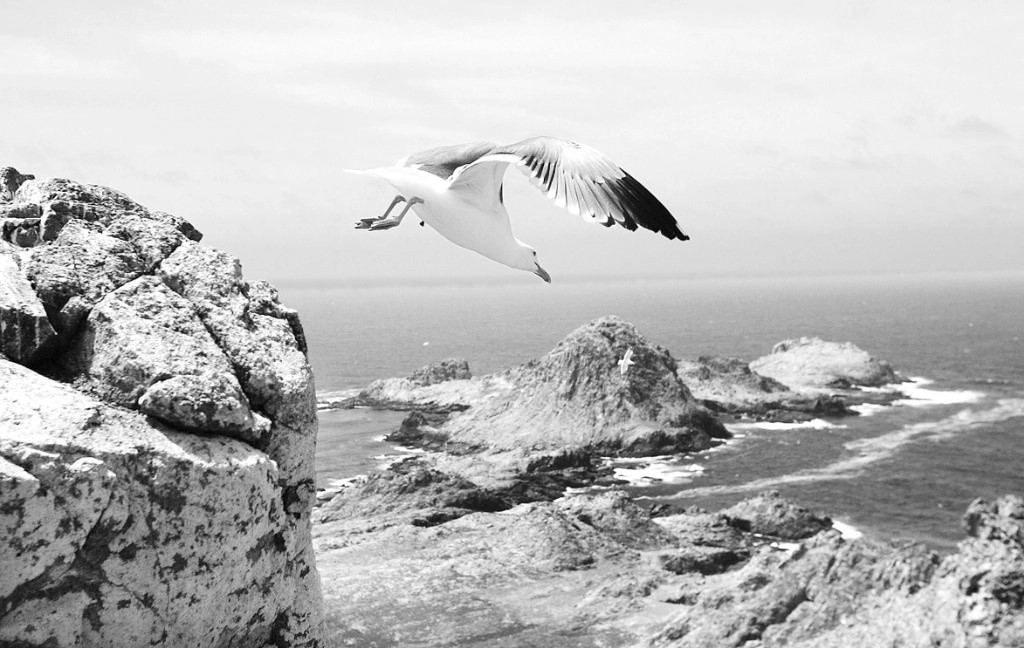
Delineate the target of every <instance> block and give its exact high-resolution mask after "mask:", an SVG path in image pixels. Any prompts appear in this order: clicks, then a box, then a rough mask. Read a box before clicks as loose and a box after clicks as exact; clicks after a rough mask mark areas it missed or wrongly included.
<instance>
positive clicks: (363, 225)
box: [356, 194, 405, 229]
mask: <svg viewBox="0 0 1024 648" xmlns="http://www.w3.org/2000/svg"><path fill="white" fill-rule="evenodd" d="M404 200H405V196H403V195H401V194H399V195H397V196H395V199H394V200H392V201H391V204H390V205H388V208H387V209H385V210H384V213H383V214H381V215H380V216H377V217H376V218H360V219H359V220H358V221H356V229H373V224H374V223H379V222H381V221H383V220H385V219H386V218H387V217H388V214H390V213H391V210H392V209H394V208H395V205H397V204H398V203H400V202H402V201H404ZM402 213H403V215H404V214H405V212H402ZM397 224H398V223H395V225H397ZM389 227H394V225H389V226H387V227H383V228H380V229H388V228H389Z"/></svg>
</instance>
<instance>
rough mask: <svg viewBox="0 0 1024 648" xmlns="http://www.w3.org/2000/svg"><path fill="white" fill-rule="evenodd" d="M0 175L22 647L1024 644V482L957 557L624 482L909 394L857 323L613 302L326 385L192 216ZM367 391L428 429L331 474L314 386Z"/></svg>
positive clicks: (8, 465)
mask: <svg viewBox="0 0 1024 648" xmlns="http://www.w3.org/2000/svg"><path fill="white" fill-rule="evenodd" d="M0 185H2V186H0V352H2V355H3V357H0V388H2V390H0V391H2V393H3V399H2V400H0V528H2V529H3V533H4V538H5V540H6V542H4V543H2V544H0V646H39V647H43V646H45V647H48V648H60V647H62V646H83V645H89V646H92V645H104V646H128V645H132V646H134V645H181V646H186V645H187V646H209V647H210V648H227V647H231V646H321V645H331V646H342V645H355V646H465V647H469V646H480V647H483V646H488V647H492V646H499V647H500V646H508V647H510V648H511V647H513V646H517V647H518V646H525V645H529V646H551V647H552V648H554V647H562V646H568V647H580V648H582V647H594V648H596V647H597V646H605V647H607V646H637V645H639V646H650V647H655V646H657V647H661V646H666V647H667V646H674V647H675V646H679V647H683V646H686V647H690V646H693V647H696V646H707V647H709V648H710V647H712V646H714V647H718V646H744V647H746V648H759V647H765V648H767V647H769V646H802V647H807V648H810V647H812V646H813V647H815V648H817V647H819V646H824V647H836V648H839V647H843V648H845V647H851V648H852V647H854V646H857V647H859V646H913V647H917V646H920V647H922V648H924V647H925V646H928V647H935V646H938V647H948V648H952V647H954V646H956V647H960V646H972V647H973V646H1010V647H1013V646H1024V500H1022V499H1021V498H1020V497H1015V496H1006V497H1003V498H1000V499H998V500H996V501H991V502H985V501H981V500H978V501H975V502H974V503H972V504H971V505H970V507H969V509H968V511H967V514H966V515H965V517H964V527H965V530H966V532H967V538H966V539H965V540H964V542H962V543H961V544H960V546H959V548H958V551H956V552H955V553H952V554H950V555H948V556H945V557H941V558H940V557H939V556H937V555H935V554H934V553H932V552H931V551H929V550H927V548H925V547H923V546H920V545H895V544H892V543H885V542H879V541H877V540H873V539H871V538H855V537H854V536H853V535H851V534H849V533H847V534H845V535H844V533H843V531H842V530H841V529H836V528H835V527H836V525H834V524H833V523H832V521H831V520H829V519H828V518H827V517H825V516H823V515H820V514H817V513H814V512H811V511H807V510H805V509H803V508H801V507H800V506H798V505H796V504H794V503H792V502H788V501H785V500H784V499H782V498H780V497H779V496H778V494H776V493H773V492H766V493H763V494H761V495H758V496H757V497H753V498H750V499H747V500H744V501H743V502H740V503H738V504H736V505H734V506H732V507H729V508H727V509H724V510H721V511H705V510H700V509H695V508H692V509H687V510H678V509H674V508H671V507H666V506H655V507H649V506H642V505H640V504H639V503H638V502H636V501H634V500H633V499H631V498H630V497H629V495H628V494H627V493H625V492H623V491H622V490H620V489H618V488H617V487H616V480H615V479H614V476H613V474H612V472H611V470H610V469H608V467H607V466H606V464H605V463H604V461H603V458H604V457H610V456H611V457H650V456H653V455H660V454H665V453H684V452H685V453H692V452H702V451H705V450H707V449H710V448H713V447H715V446H716V444H720V443H722V442H723V441H725V440H726V439H727V438H728V436H729V432H728V430H727V428H726V427H725V426H724V425H723V421H776V422H794V421H806V420H810V419H813V418H817V417H829V418H835V417H842V416H855V415H857V411H858V408H860V407H863V406H864V405H865V404H873V405H881V404H885V403H886V402H889V401H891V400H892V398H895V397H897V396H896V395H895V394H887V393H886V392H885V391H884V390H879V389H878V388H877V387H878V386H879V385H885V384H890V383H894V382H898V381H899V380H900V377H899V376H898V375H897V374H896V373H895V372H894V371H893V370H892V368H890V367H888V366H887V365H885V363H882V362H877V361H875V360H873V359H871V358H870V356H868V354H867V353H865V352H863V351H862V350H860V349H857V348H856V347H853V346H852V345H849V344H837V343H831V342H824V341H821V340H817V339H814V338H801V339H799V340H789V341H786V342H782V343H780V344H779V345H776V347H775V349H773V351H772V353H771V354H769V355H768V356H766V357H765V358H761V359H758V360H756V361H754V362H752V363H746V362H745V361H742V360H737V359H733V358H699V359H698V360H696V361H693V362H681V361H678V360H676V359H675V358H674V357H672V355H671V354H670V353H669V352H668V351H667V350H665V349H662V348H660V347H657V346H654V345H651V344H649V343H648V342H647V341H646V340H645V339H643V337H642V336H641V335H640V334H639V333H638V332H637V331H636V330H635V328H634V327H633V326H632V325H630V324H628V323H626V322H624V321H622V320H619V319H617V318H602V319H600V320H596V321H595V322H592V323H590V324H588V325H586V326H583V327H581V328H580V329H578V330H577V331H574V332H573V333H571V334H570V335H569V336H568V337H567V338H566V339H565V340H563V342H562V343H560V344H559V345H558V346H557V347H556V348H555V349H553V350H552V351H551V352H550V353H548V354H546V355H544V356H542V357H541V358H538V359H536V360H534V361H531V362H529V363H526V364H524V365H522V366H519V367H514V368H511V369H509V370H507V371H504V372H501V373H498V374H494V375H490V376H483V377H473V376H472V375H471V374H470V372H469V368H468V366H466V364H465V362H461V361H446V362H443V363H440V364H438V365H434V366H430V367H426V368H424V369H422V370H420V371H417V372H415V373H414V374H412V375H411V376H409V377H408V378H401V379H387V380H381V381H377V382H375V383H373V384H372V385H370V386H369V387H367V388H366V389H365V390H362V391H360V392H359V393H358V394H353V395H345V396H337V395H335V396H332V397H330V398H328V399H326V400H324V401H323V402H321V403H319V404H318V403H317V402H316V399H315V394H314V387H313V377H312V372H311V370H310V367H309V364H308V362H307V358H306V341H305V336H304V334H303V330H302V326H301V324H300V322H299V318H298V315H297V313H295V312H294V311H292V310H290V309H288V308H286V307H285V306H283V305H282V304H281V303H280V302H279V300H278V298H277V294H276V291H275V290H274V289H273V288H272V287H271V286H270V285H269V284H266V283H263V282H259V281H251V280H247V279H245V278H244V277H243V275H242V272H241V264H240V263H239V261H238V260H237V259H234V258H232V257H230V256H229V255H227V254H225V253H223V252H220V251H218V250H213V249H210V248H207V247H204V246H202V245H200V243H199V241H200V239H201V235H200V234H199V232H198V231H196V230H195V228H193V227H192V226H191V225H190V224H189V223H188V222H187V221H185V220H183V219H181V218H178V217H175V216H172V215H169V214H165V213H163V212H158V211H152V210H149V209H147V208H146V207H143V206H142V205H139V204H138V203H136V202H134V201H133V200H131V199H130V198H129V197H127V196H125V195H124V194H122V193H120V192H117V191H114V190H112V189H108V188H105V187H99V186H94V185H83V184H81V183H77V182H74V181H71V180H64V179H40V180H36V179H35V178H33V177H32V176H31V175H27V174H21V173H18V172H17V171H15V170H14V169H11V168H9V167H8V168H5V169H2V170H0ZM357 406H358V407H380V408H387V409H397V410H401V411H407V412H409V413H408V415H407V417H406V419H405V421H404V422H403V423H402V425H401V429H399V430H396V431H395V433H394V434H393V435H392V436H391V437H390V438H391V439H392V440H394V441H400V442H402V443H405V444H408V445H411V446H416V447H417V448H420V449H421V450H423V452H422V453H421V454H420V455H419V456H418V457H417V458H416V459H412V460H406V461H402V462H399V463H397V464H394V465H393V466H391V467H390V468H389V469H388V470H385V471H382V472H380V473H379V474H376V475H373V476H370V477H369V478H367V479H365V480H360V481H357V482H353V483H351V484H349V485H348V486H347V487H345V488H343V489H340V490H338V491H337V492H322V493H320V496H319V498H318V497H315V492H314V454H313V453H314V448H315V440H316V434H317V418H316V410H317V408H318V407H319V408H320V409H325V408H331V407H357ZM317 499H319V505H317V504H316V500H317ZM325 619H326V624H325V622H324V621H325Z"/></svg>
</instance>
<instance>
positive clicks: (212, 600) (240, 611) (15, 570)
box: [0, 360, 318, 646]
mask: <svg viewBox="0 0 1024 648" xmlns="http://www.w3.org/2000/svg"><path fill="white" fill-rule="evenodd" d="M0 388H2V391H3V394H4V402H3V406H2V407H0V457H2V458H3V461H2V462H0V475H2V477H0V480H2V481H0V483H2V484H3V488H2V489H0V497H2V500H3V501H2V502H0V528H2V529H3V534H4V537H5V542H4V543H2V545H0V643H2V644H4V645H25V646H33V645H35V646H42V645H47V646H72V645H144V644H150V643H152V644H156V643H164V644H165V645H189V646H220V645H267V644H272V643H273V641H275V638H276V640H282V641H285V642H291V641H293V642H294V643H291V644H290V645H303V644H306V645H308V644H315V643H316V640H317V628H316V626H317V623H316V620H317V616H318V615H317V610H316V609H315V608H314V609H312V610H311V609H309V608H305V609H301V608H299V607H298V606H305V605H307V604H308V601H306V600H305V599H306V598H308V595H307V594H306V593H305V592H304V590H305V589H307V588H308V587H309V585H310V583H309V576H308V572H309V571H310V569H311V562H310V560H309V558H310V556H308V555H307V553H306V552H305V551H304V550H303V547H302V546H301V544H300V536H301V534H300V533H298V529H297V528H296V526H295V524H294V522H293V519H294V518H293V516H291V515H289V514H288V513H286V511H285V510H284V498H283V493H282V490H283V489H282V487H281V486H280V485H279V484H280V483H281V482H282V481H283V480H282V479H281V476H280V475H279V469H278V467H277V465H276V464H275V462H273V461H271V460H270V459H269V458H268V457H267V456H266V455H265V454H264V453H262V452H259V451H258V450H256V449H254V448H252V447H251V446H249V445H246V444H244V443H241V442H239V441H234V440H230V439H226V438H224V437H200V436H195V435H190V434H182V433H176V432H172V431H170V430H167V429H165V428H164V429H161V428H159V427H153V426H151V425H150V424H148V423H147V422H146V421H145V420H144V419H143V418H142V417H141V416H139V415H138V414H134V413H131V412H126V411H124V410H118V409H115V408H112V407H108V406H106V405H104V404H102V403H101V402H99V401H97V400H95V399H92V398H90V397H87V396H84V395H82V394H79V393H77V392H75V391H74V390H72V389H70V388H68V387H67V386H64V385H60V384H58V383H55V382H53V381H51V380H48V379H46V378H43V377H42V376H39V375H38V374H34V373H32V372H31V371H29V370H28V369H25V368H22V367H19V366H17V365H14V364H11V363H9V362H7V361H4V360H0ZM40 403H45V404H46V406H45V407H40V406H39V404H40ZM304 573H305V574H306V575H304ZM303 628H304V629H303ZM292 633H297V634H295V635H293V634H292ZM247 642H249V643H247Z"/></svg>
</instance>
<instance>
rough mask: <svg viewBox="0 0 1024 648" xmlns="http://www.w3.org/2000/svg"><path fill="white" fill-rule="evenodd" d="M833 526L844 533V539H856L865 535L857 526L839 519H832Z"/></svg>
mask: <svg viewBox="0 0 1024 648" xmlns="http://www.w3.org/2000/svg"><path fill="white" fill-rule="evenodd" d="M832 528H833V529H835V530H836V531H838V532H839V533H840V534H842V536H843V539H844V540H856V539H857V538H862V537H864V534H863V533H861V532H860V530H859V529H857V527H855V526H852V525H850V524H847V523H845V522H840V521H838V520H832Z"/></svg>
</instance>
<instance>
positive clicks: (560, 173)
mask: <svg viewBox="0 0 1024 648" xmlns="http://www.w3.org/2000/svg"><path fill="white" fill-rule="evenodd" d="M510 165H512V166H515V167H516V168H517V169H519V170H520V171H522V172H523V173H525V174H526V175H527V176H528V177H529V178H530V180H531V181H532V182H533V184H534V185H536V186H537V187H538V188H539V189H540V190H541V191H543V192H544V193H545V194H546V195H547V197H548V198H550V199H551V200H553V201H554V203H555V204H556V205H558V206H559V207H563V208H566V209H568V210H569V211H570V212H571V213H573V214H576V215H577V216H581V217H582V218H583V220H585V221H588V222H592V223H600V224H602V225H604V226H605V227H611V226H612V225H615V224H618V225H620V226H622V227H624V228H626V229H628V230H630V231H635V230H636V229H637V227H638V226H639V227H643V228H645V229H649V230H652V231H654V232H658V233H660V234H661V235H662V236H664V237H666V238H668V239H670V240H671V239H678V240H680V241H686V240H688V239H689V238H690V237H689V236H687V235H686V234H684V233H683V232H682V230H680V229H679V225H678V223H677V222H676V219H675V218H673V217H672V214H670V213H669V211H668V210H667V209H666V208H665V206H664V205H662V204H661V202H659V201H658V199H657V198H655V197H654V195H653V194H651V192H650V191H648V190H647V189H646V188H644V186H643V185H641V184H640V183H639V182H637V181H636V180H635V179H634V178H633V176H631V175H629V174H628V173H626V172H625V171H623V170H622V168H621V167H619V165H617V164H615V163H614V162H612V161H611V160H610V159H608V158H607V157H606V156H605V155H603V154H602V153H600V152H599V151H597V150H596V149H594V148H591V147H590V146H587V145H585V144H578V143H576V142H573V141H571V140H567V139H559V138H556V137H533V138H530V139H526V140H523V141H521V142H517V143H515V144H506V145H501V144H497V143H495V142H473V143H470V144H457V145H454V146H442V147H439V148H434V149H430V150H428V151H423V152H421V153H415V154H413V155H408V156H406V157H404V158H402V159H401V160H399V161H398V162H396V163H395V165H394V166H392V167H384V168H380V169H370V170H367V171H352V172H353V173H359V174H365V175H369V176H374V177H377V178H383V179H384V180H386V181H387V182H389V183H390V184H391V186H393V187H394V188H395V189H396V190H397V191H398V195H397V196H395V198H394V200H392V201H391V205H390V206H389V207H388V208H387V209H386V210H385V211H384V214H383V215H381V216H378V217H376V218H364V219H361V220H359V221H358V222H357V223H356V229H365V230H369V231H373V232H376V231H380V230H385V229H391V228H393V227H396V226H398V225H399V224H400V223H401V222H402V219H403V218H405V216H406V214H408V213H409V211H410V210H412V209H414V210H415V214H416V216H418V217H419V218H420V225H423V224H424V223H426V224H427V225H430V226H431V227H432V228H434V229H435V230H437V231H438V232H439V233H440V234H441V235H442V236H444V237H445V238H447V239H448V240H449V241H451V242H452V243H455V244H456V245H459V246H461V247H464V248H467V249H469V250H473V251H474V252H477V253H479V254H482V255H483V256H485V257H487V258H488V259H492V260H494V261H497V262H498V263H502V264H504V265H507V266H508V267H510V268H514V269H516V270H525V271H527V272H532V273H533V274H535V275H537V276H538V277H540V278H541V279H543V280H544V281H546V282H548V283H550V282H551V275H549V274H548V273H547V272H546V271H545V270H544V268H542V267H541V266H540V263H539V262H538V260H537V251H536V250H534V249H533V248H532V247H530V246H529V245H527V244H526V243H524V242H522V241H520V240H519V239H518V238H516V237H515V235H514V234H513V233H512V225H511V223H510V222H509V219H508V212H507V211H506V210H505V202H504V196H503V191H502V186H503V181H504V176H505V171H506V169H508V167H509V166H510ZM402 202H404V203H405V206H404V207H403V208H402V210H401V212H399V213H398V215H397V216H392V215H391V212H392V210H394V209H395V207H396V206H397V205H398V204H399V203H402Z"/></svg>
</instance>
